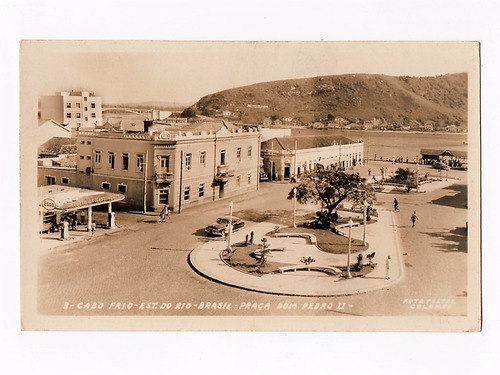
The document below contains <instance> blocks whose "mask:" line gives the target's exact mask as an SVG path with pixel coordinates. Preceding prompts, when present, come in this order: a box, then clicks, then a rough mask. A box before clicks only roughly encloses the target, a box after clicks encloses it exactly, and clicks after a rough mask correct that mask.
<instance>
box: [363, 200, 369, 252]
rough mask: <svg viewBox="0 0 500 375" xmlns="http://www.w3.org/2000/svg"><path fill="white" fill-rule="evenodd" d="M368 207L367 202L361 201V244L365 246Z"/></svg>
mask: <svg viewBox="0 0 500 375" xmlns="http://www.w3.org/2000/svg"><path fill="white" fill-rule="evenodd" d="M367 209H368V202H367V201H364V202H363V245H364V246H366V216H367V215H366V211H367Z"/></svg>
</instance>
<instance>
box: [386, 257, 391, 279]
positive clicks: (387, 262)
mask: <svg viewBox="0 0 500 375" xmlns="http://www.w3.org/2000/svg"><path fill="white" fill-rule="evenodd" d="M390 269H391V256H390V255H389V256H388V257H387V259H386V260H385V279H386V280H389V279H390V278H391V277H390V276H389V270H390Z"/></svg>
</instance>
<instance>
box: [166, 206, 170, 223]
mask: <svg viewBox="0 0 500 375" xmlns="http://www.w3.org/2000/svg"><path fill="white" fill-rule="evenodd" d="M165 207H166V211H165V218H167V219H168V220H169V221H170V209H169V208H168V207H167V206H165Z"/></svg>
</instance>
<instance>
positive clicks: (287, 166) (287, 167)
mask: <svg viewBox="0 0 500 375" xmlns="http://www.w3.org/2000/svg"><path fill="white" fill-rule="evenodd" d="M289 179H290V164H288V165H285V180H289Z"/></svg>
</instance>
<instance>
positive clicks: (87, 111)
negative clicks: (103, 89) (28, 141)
mask: <svg viewBox="0 0 500 375" xmlns="http://www.w3.org/2000/svg"><path fill="white" fill-rule="evenodd" d="M40 118H41V119H46V120H55V121H57V122H59V123H61V124H65V125H67V126H68V128H70V129H73V128H93V127H95V126H96V125H98V126H100V125H102V99H101V97H99V96H95V95H94V93H92V92H89V91H71V92H64V91H63V92H60V93H59V94H58V95H53V96H42V97H41V98H40Z"/></svg>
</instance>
